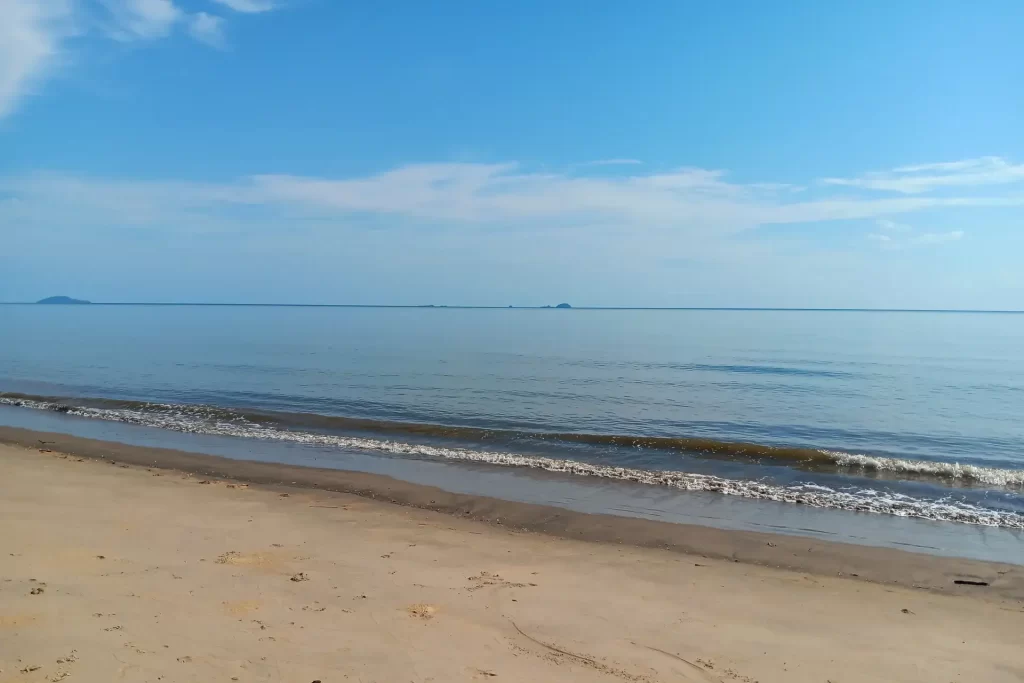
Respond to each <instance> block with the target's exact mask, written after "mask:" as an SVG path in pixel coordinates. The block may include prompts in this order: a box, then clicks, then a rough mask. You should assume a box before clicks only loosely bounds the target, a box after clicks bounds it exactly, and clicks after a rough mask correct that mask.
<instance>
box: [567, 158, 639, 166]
mask: <svg viewBox="0 0 1024 683" xmlns="http://www.w3.org/2000/svg"><path fill="white" fill-rule="evenodd" d="M643 163H644V162H642V161H640V160H639V159H597V160H595V161H584V162H582V163H579V164H576V167H577V168H587V167H588V166H639V165H641V164H643Z"/></svg>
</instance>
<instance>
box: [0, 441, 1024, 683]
mask: <svg viewBox="0 0 1024 683" xmlns="http://www.w3.org/2000/svg"><path fill="white" fill-rule="evenodd" d="M34 436H38V435H36V434H33V433H30V432H25V431H23V430H5V431H4V434H3V440H4V441H5V442H7V445H2V446H0V463H2V470H3V472H4V476H3V477H2V478H0V547H2V548H3V551H4V552H3V553H2V555H0V576H2V579H3V582H2V583H0V669H2V672H0V681H4V682H7V681H24V682H26V683H28V682H34V681H59V680H63V679H64V678H68V679H69V680H79V681H104V682H106V681H112V680H124V681H154V680H163V681H216V680H224V681H230V680H240V681H307V682H308V681H323V682H324V683H327V682H329V681H340V680H352V681H364V682H368V681H405V680H408V681H431V680H434V681H478V680H492V679H493V680H511V681H518V680H544V681H558V680H573V681H591V680H593V681H605V680H628V681H687V680H689V681H733V680H736V681H747V682H749V681H759V682H761V683H768V682H771V681H815V682H819V683H820V682H824V681H831V682H832V683H840V682H846V681H869V680H885V681H945V680H950V681H956V680H984V681H1019V680H1021V678H1022V677H1024V666H1022V664H1021V662H1020V656H1019V655H1020V652H1019V646H1020V642H1019V634H1020V633H1021V632H1022V628H1024V573H1022V571H1021V569H1022V568H1021V567H1016V566H1013V565H999V564H991V563H984V562H977V561H969V560H957V559H951V558H938V557H930V556H926V555H920V554H914V553H908V552H902V551H897V550H892V549H883V548H863V547H855V546H844V545H841V544H830V543H827V542H821V541H815V540H809V539H805V538H799V537H789V536H771V535H767V534H752V533H743V532H728V531H722V530H716V529H699V528H691V527H687V526H685V525H659V524H658V523H655V522H650V521H647V520H626V519H618V518H611V519H608V518H605V517H604V516H602V515H582V514H575V513H569V512H567V511H564V510H559V511H552V510H545V509H543V508H540V507H539V506H529V505H523V504H512V503H505V502H503V501H496V500H486V499H475V500H469V499H470V497H468V496H456V495H454V494H444V493H443V492H440V491H437V490H431V489H430V488H429V487H416V486H412V485H408V484H403V483H401V482H398V481H396V480H387V478H386V477H373V476H370V475H358V474H354V473H345V472H333V473H331V472H323V471H318V470H315V469H312V468H296V467H290V468H289V467H287V466H284V465H274V464H267V463H245V462H236V461H227V460H225V459H220V458H212V457H209V456H203V455H199V454H187V453H176V452H173V451H168V452H161V451H160V450H159V449H144V448H136V447H129V446H120V447H118V446H117V445H114V444H104V443H103V442H98V441H89V440H85V439H75V438H73V437H54V438H52V439H51V438H43V439H42V440H43V441H46V442H47V443H43V444H37V447H36V448H26V447H23V446H19V445H13V444H12V443H11V442H14V441H18V440H19V439H20V440H21V442H22V443H28V441H29V439H30V438H31V437H34ZM50 441H54V442H56V443H49V442H50ZM332 477H333V478H332ZM292 482H294V483H292ZM329 489H335V490H329ZM357 493H358V494H361V495H356V494H357ZM431 496H433V498H431ZM390 501H394V502H390ZM396 503H399V504H396ZM460 507H461V508H462V510H461V512H460V511H459V508H460ZM428 508H433V509H428ZM662 527H672V529H665V528H662ZM616 536H618V538H617V540H616ZM579 539H582V540H579ZM780 567H781V568H780ZM854 574H856V575H857V576H853V575H854ZM955 581H961V582H963V581H970V582H972V583H967V584H965V583H954V582H955ZM976 583H987V584H988V585H985V586H982V585H974V584H976ZM915 586H917V587H915Z"/></svg>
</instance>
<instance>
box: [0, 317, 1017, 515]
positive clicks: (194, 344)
mask: <svg viewBox="0 0 1024 683" xmlns="http://www.w3.org/2000/svg"><path fill="white" fill-rule="evenodd" d="M0 392H6V394H5V396H4V397H3V398H2V399H0V402H3V403H5V404H6V405H8V406H12V405H15V406H20V407H22V408H38V409H44V410H51V411H52V410H57V411H61V412H65V413H70V414H72V415H78V416H80V417H87V418H95V419H101V420H113V421H120V422H130V423H134V424H140V425H146V426H149V427H158V428H162V429H170V430H175V431H178V432H182V431H185V432H192V433H203V434H210V435H219V436H233V437H242V438H248V439H262V440H264V441H273V442H277V443H282V442H288V443H295V444H308V445H311V446H315V447H317V448H337V449H339V450H345V451H348V452H353V451H354V452H362V453H367V454H375V455H378V456H381V457H388V458H405V459H413V460H421V461H422V460H438V461H448V462H452V461H454V462H462V463H470V464H473V465H474V466H479V465H485V466H486V465H490V466H494V467H498V466H500V467H506V468H522V469H529V470H536V471H548V472H559V473H568V474H570V475H573V476H576V477H578V480H579V481H581V482H583V481H588V480H598V479H600V480H609V479H623V480H628V481H632V482H639V483H641V484H645V485H649V486H652V487H662V488H668V489H673V490H683V491H701V492H710V493H715V494H720V495H726V496H734V497H737V498H747V499H757V500H772V501H781V502H783V503H793V504H803V505H809V506H813V507H818V508H833V509H839V510H851V511H866V512H875V513H884V514H891V515H900V516H908V517H919V518H924V519H932V520H940V521H943V522H947V523H965V524H971V525H980V526H988V527H1003V528H1007V529H1024V491H1022V489H1024V315H1016V314H980V313H899V312H884V313H883V312H827V311H692V310H690V311H642V310H569V311H562V310H524V309H515V310H508V309H498V310H483V309H452V308H433V309H415V308H296V307H231V306H217V307H203V306H95V305H94V306H77V307H76V306H15V305H8V306H0ZM12 414H14V413H10V412H8V413H3V414H2V415H0V422H3V421H6V422H7V423H13V422H12V421H16V420H14V418H10V417H4V416H5V415H7V416H9V415H12ZM737 444H743V445H737Z"/></svg>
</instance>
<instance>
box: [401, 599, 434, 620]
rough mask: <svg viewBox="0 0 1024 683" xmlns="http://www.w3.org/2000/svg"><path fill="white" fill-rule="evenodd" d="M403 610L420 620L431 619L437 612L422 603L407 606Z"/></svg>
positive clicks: (430, 606) (432, 607) (431, 606)
mask: <svg viewBox="0 0 1024 683" xmlns="http://www.w3.org/2000/svg"><path fill="white" fill-rule="evenodd" d="M405 610H406V611H407V612H408V613H409V614H411V615H412V616H414V617H419V618H420V619H433V618H434V614H435V613H436V612H437V608H436V607H434V606H433V605H426V604H423V603H419V604H416V605H409V606H408V607H406V608H405Z"/></svg>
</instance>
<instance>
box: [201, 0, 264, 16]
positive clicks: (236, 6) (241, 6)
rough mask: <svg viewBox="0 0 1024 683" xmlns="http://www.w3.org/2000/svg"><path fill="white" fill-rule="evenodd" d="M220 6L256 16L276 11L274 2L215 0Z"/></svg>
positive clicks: (261, 0) (260, 0)
mask: <svg viewBox="0 0 1024 683" xmlns="http://www.w3.org/2000/svg"><path fill="white" fill-rule="evenodd" d="M213 1H214V2H216V3H217V4H219V5H224V6H225V7H228V8H230V9H233V10H235V11H236V12H245V13H247V14H256V13H259V12H269V11H270V10H272V9H274V8H275V6H276V4H275V3H274V2H273V0H213Z"/></svg>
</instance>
